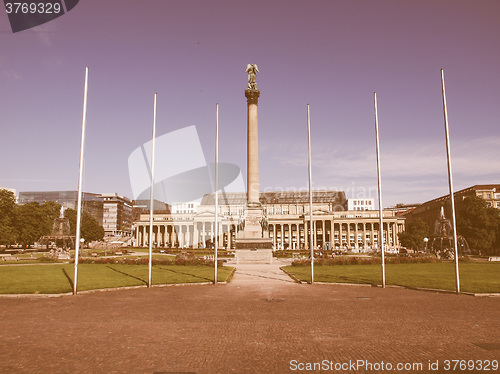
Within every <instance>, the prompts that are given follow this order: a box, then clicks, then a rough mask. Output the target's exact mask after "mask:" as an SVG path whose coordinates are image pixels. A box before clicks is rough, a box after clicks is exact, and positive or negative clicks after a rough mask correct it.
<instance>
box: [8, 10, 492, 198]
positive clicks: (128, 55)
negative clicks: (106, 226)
mask: <svg viewBox="0 0 500 374" xmlns="http://www.w3.org/2000/svg"><path fill="white" fill-rule="evenodd" d="M499 16H500V1H497V0H475V1H470V0H467V1H462V0H413V1H411V0H407V1H401V0H343V1H334V0H321V1H320V0H311V1H303V0H300V1H296V0H279V1H277V0H265V1H261V0H254V1H245V2H244V1H240V0H222V1H207V0H194V1H191V0H189V1H179V0H178V1H170V0H161V1H160V0H148V1H139V0H134V1H132V0H106V1H102V0H101V1H98V0H85V1H80V4H79V5H78V6H77V7H75V8H74V9H73V10H72V11H71V12H69V13H68V14H66V15H64V16H63V17H60V18H58V19H56V20H54V21H52V22H49V23H46V24H44V25H42V26H39V27H38V28H36V29H31V30H26V31H23V32H20V33H16V34H13V33H12V32H11V30H10V26H9V24H8V19H7V15H6V14H5V13H3V11H2V14H1V15H0V45H1V49H0V113H1V117H0V121H1V122H0V139H1V143H0V144H1V145H0V155H1V157H2V160H3V161H2V162H1V164H0V186H3V187H10V188H16V189H17V190H18V191H31V190H76V189H77V183H78V157H79V144H80V130H81V128H80V126H81V114H82V97H83V79H84V68H85V66H89V68H90V81H89V103H88V120H87V143H86V163H85V181H84V189H85V190H86V191H89V192H117V193H119V194H121V195H125V196H128V197H132V190H131V187H130V181H129V175H128V164H127V159H128V156H129V154H130V153H131V152H132V151H133V150H134V149H135V148H137V147H139V146H141V145H142V144H143V143H144V142H147V141H148V140H150V137H151V124H152V106H153V94H154V92H158V122H157V134H158V135H162V134H166V133H168V132H170V131H173V130H176V129H180V128H183V127H186V126H190V125H196V127H197V129H198V133H199V135H200V139H201V143H202V145H203V148H204V152H205V156H206V158H207V160H208V161H212V160H213V153H214V144H213V140H214V132H215V129H214V125H215V104H216V103H217V102H219V103H220V161H221V162H232V163H235V164H237V165H239V166H240V167H241V168H242V170H243V172H244V175H245V173H246V100H245V97H244V92H243V91H244V89H245V88H246V83H247V75H246V73H245V68H246V65H247V64H248V63H256V64H257V65H258V66H259V69H260V74H259V75H258V76H257V84H258V88H259V89H260V90H261V97H260V100H259V141H260V144H259V145H260V180H261V189H262V190H276V189H286V188H305V187H307V137H306V136H307V133H306V104H307V103H309V104H310V105H311V127H312V148H313V154H312V158H313V165H314V166H313V181H314V186H315V187H316V188H337V189H343V190H344V191H346V192H347V194H348V197H358V196H359V197H374V198H376V192H375V191H376V185H377V180H376V163H375V136H374V115H373V92H374V91H376V92H377V95H378V103H379V122H380V136H381V158H382V182H383V189H384V196H383V200H384V206H388V205H393V204H396V203H400V202H402V203H411V202H423V201H426V200H429V199H432V198H435V197H438V196H441V195H444V194H446V193H447V188H448V187H447V171H446V158H445V157H446V156H445V155H446V154H445V142H444V126H443V114H442V101H441V82H440V69H441V68H444V69H445V78H446V89H447V96H448V111H449V120H450V135H451V146H452V156H453V171H454V181H455V189H457V190H458V189H462V188H465V187H468V186H471V185H474V184H483V183H499V182H500V22H498V20H499ZM176 161H177V160H163V161H162V162H176ZM158 162H159V161H158Z"/></svg>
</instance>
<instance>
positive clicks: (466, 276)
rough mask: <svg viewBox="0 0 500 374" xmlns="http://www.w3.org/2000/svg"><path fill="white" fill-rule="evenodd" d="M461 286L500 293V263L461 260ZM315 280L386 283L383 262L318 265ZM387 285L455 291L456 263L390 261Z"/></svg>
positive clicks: (304, 271)
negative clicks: (391, 262) (377, 263)
mask: <svg viewBox="0 0 500 374" xmlns="http://www.w3.org/2000/svg"><path fill="white" fill-rule="evenodd" d="M459 268H460V288H461V291H463V292H473V293H497V292H500V264H498V263H487V262H483V263H460V264H459ZM285 269H286V270H287V271H288V272H290V273H292V274H293V275H295V276H296V277H297V278H298V279H300V280H301V281H305V282H310V280H311V273H310V271H311V269H310V267H309V266H286V267H285ZM314 281H315V282H328V283H359V284H376V285H380V284H382V270H381V266H380V265H338V266H315V267H314ZM386 284H387V285H398V286H405V287H422V288H434V289H442V290H451V291H454V290H455V265H454V263H451V262H443V263H433V264H388V265H386Z"/></svg>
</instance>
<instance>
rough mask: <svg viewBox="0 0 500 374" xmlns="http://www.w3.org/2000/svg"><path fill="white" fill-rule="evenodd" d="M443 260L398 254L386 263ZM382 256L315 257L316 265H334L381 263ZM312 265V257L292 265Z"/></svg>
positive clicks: (387, 259)
mask: <svg viewBox="0 0 500 374" xmlns="http://www.w3.org/2000/svg"><path fill="white" fill-rule="evenodd" d="M434 262H441V260H439V259H438V258H436V257H432V256H417V257H412V256H401V257H400V256H396V257H388V258H386V259H385V263H386V264H418V263H434ZM381 263H382V258H381V257H355V256H352V257H351V256H349V257H330V258H318V259H316V258H315V259H314V264H315V265H316V266H332V265H373V264H381ZM307 265H309V266H310V265H311V260H310V259H304V260H297V261H293V262H292V266H307Z"/></svg>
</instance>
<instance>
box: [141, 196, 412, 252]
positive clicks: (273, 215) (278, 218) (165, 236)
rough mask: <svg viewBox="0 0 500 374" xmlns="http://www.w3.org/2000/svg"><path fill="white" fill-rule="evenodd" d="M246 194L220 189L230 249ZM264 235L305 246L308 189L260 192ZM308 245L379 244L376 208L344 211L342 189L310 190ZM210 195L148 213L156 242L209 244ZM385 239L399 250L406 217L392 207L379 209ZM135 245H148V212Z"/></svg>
mask: <svg viewBox="0 0 500 374" xmlns="http://www.w3.org/2000/svg"><path fill="white" fill-rule="evenodd" d="M246 203H247V200H246V194H245V193H220V194H219V240H218V243H219V247H220V248H234V243H235V239H236V238H237V237H238V232H239V231H241V230H242V229H243V227H244V214H245V209H246ZM260 203H261V204H262V208H263V213H264V217H263V219H262V222H261V224H262V225H263V228H264V235H266V236H268V237H270V238H271V239H272V240H273V248H274V249H276V250H278V249H309V248H310V247H309V245H310V243H309V242H310V239H309V228H310V227H309V226H310V215H309V193H308V192H307V191H280V192H261V193H260ZM312 210H313V212H312V213H313V232H314V234H313V241H314V243H313V245H314V247H315V248H321V249H343V250H351V251H357V252H365V251H373V250H376V249H377V248H378V242H379V240H378V235H379V213H378V211H375V210H364V211H358V210H354V211H349V210H347V200H346V197H345V193H344V192H343V191H333V190H330V191H328V190H327V191H314V192H313V209H312ZM214 213H215V194H207V195H205V196H204V197H203V198H202V201H201V203H200V205H199V206H198V207H197V209H196V212H195V213H166V212H163V213H158V214H156V213H155V214H154V216H153V240H154V242H153V243H154V246H155V247H165V248H171V247H176V248H210V247H213V243H214V233H215V227H214V226H215V217H214V216H215V214H214ZM383 215H384V243H385V244H386V246H387V247H386V248H388V249H393V250H395V249H399V248H400V244H399V240H398V233H399V232H402V231H404V227H405V220H404V218H402V217H399V216H397V215H396V214H395V213H394V212H393V211H388V210H386V211H384V212H383ZM134 235H135V244H136V245H137V246H147V245H149V213H144V214H141V215H140V217H139V220H137V221H136V222H135V223H134Z"/></svg>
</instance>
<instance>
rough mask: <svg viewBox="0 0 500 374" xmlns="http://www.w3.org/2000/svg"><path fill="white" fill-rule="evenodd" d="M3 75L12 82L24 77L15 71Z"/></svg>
mask: <svg viewBox="0 0 500 374" xmlns="http://www.w3.org/2000/svg"><path fill="white" fill-rule="evenodd" d="M3 75H4V76H5V77H7V79H9V80H11V81H17V80H19V79H21V78H22V75H21V74H19V73H18V72H16V71H15V70H14V69H8V70H4V71H3Z"/></svg>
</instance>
